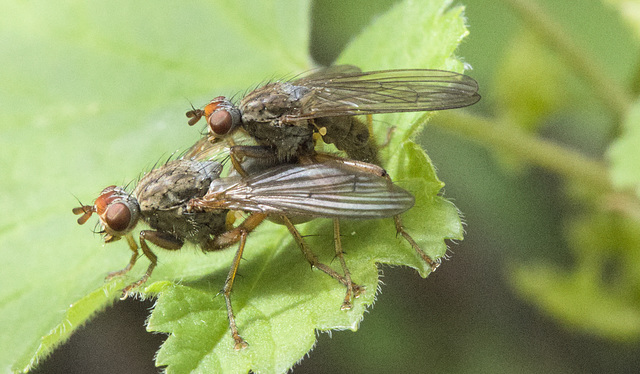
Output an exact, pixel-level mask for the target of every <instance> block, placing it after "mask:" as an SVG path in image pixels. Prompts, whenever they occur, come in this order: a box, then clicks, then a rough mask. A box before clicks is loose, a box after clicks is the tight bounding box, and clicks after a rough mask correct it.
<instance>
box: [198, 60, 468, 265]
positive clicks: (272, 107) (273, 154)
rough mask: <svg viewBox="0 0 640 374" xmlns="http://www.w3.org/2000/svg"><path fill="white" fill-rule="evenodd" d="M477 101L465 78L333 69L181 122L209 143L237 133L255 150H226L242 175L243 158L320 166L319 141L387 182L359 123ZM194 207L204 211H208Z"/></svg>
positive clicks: (218, 102) (223, 102)
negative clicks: (199, 129)
mask: <svg viewBox="0 0 640 374" xmlns="http://www.w3.org/2000/svg"><path fill="white" fill-rule="evenodd" d="M478 100H480V95H479V94H478V84H477V82H476V81H475V80H474V79H473V78H471V77H469V76H466V75H464V74H458V73H454V72H451V71H444V70H429V69H399V70H381V71H371V72H362V71H361V70H360V69H359V68H357V67H355V66H351V65H338V66H332V67H328V68H321V69H318V70H316V71H313V72H312V73H311V74H309V75H307V76H305V77H302V78H299V79H295V80H292V81H276V82H272V83H268V84H266V85H264V86H263V87H260V88H257V89H255V90H254V91H252V92H250V93H248V94H247V95H246V96H245V97H243V98H242V99H241V100H240V102H239V103H238V104H237V105H235V104H233V103H232V102H231V101H230V100H228V99H227V98H225V97H223V96H219V97H216V98H215V99H213V100H212V101H211V102H210V103H209V104H207V105H206V106H205V107H204V109H193V110H190V111H188V112H187V113H186V115H187V117H189V118H190V119H189V125H194V124H195V123H197V122H198V121H199V120H200V119H201V118H205V120H206V122H207V127H208V132H209V135H210V137H211V138H212V141H217V140H218V139H225V138H230V137H232V136H233V135H234V134H236V133H237V132H238V130H242V132H244V133H246V134H247V135H249V137H250V138H252V139H253V140H254V141H255V142H256V143H257V145H234V146H232V147H231V148H230V155H231V161H232V162H233V164H234V167H235V168H236V169H237V170H238V171H240V172H241V171H242V170H241V169H242V167H241V166H240V161H239V160H240V159H242V158H243V157H251V158H260V159H267V160H271V161H272V162H273V161H275V162H314V161H315V162H317V161H320V160H323V159H326V158H328V157H329V156H328V155H323V154H318V153H317V152H316V150H315V146H316V144H315V143H316V139H317V138H318V136H320V137H321V138H322V140H323V141H324V142H325V143H328V144H334V145H335V146H336V148H337V149H338V150H341V151H344V152H345V153H346V154H347V156H348V157H349V158H350V159H351V160H350V161H349V162H351V163H352V164H354V165H356V166H358V167H359V168H361V169H363V170H364V171H366V172H370V173H376V174H378V175H380V176H385V177H387V178H388V176H387V175H386V172H385V171H384V169H382V168H380V167H377V166H376V165H380V160H379V158H378V148H379V147H378V145H377V144H376V141H375V139H374V138H373V136H371V133H370V129H369V125H368V124H366V123H365V122H363V121H361V120H360V119H359V118H358V117H356V116H357V115H371V114H381V113H394V112H419V111H434V110H444V109H453V108H461V107H465V106H469V105H472V104H475V103H476V102H477V101H478ZM231 140H232V141H233V139H231ZM329 158H330V157H329ZM211 205H212V206H215V204H211ZM200 206H202V207H203V208H204V209H206V207H207V206H208V204H207V203H206V202H203V203H201V204H200ZM394 220H395V224H396V230H397V232H398V234H400V235H402V236H403V237H404V238H405V239H406V240H407V241H408V242H409V244H410V245H411V246H412V247H413V249H414V250H415V251H416V253H418V255H420V257H421V258H422V259H423V260H424V261H425V262H426V263H428V264H429V265H430V266H431V268H432V270H435V269H436V268H437V267H438V265H439V262H438V261H436V260H434V259H432V258H431V257H430V256H428V255H427V254H426V253H425V252H424V251H423V250H422V249H421V248H420V247H419V246H418V245H417V243H416V242H415V241H414V240H413V238H412V237H411V236H410V235H409V234H408V233H407V232H406V231H405V230H404V227H403V225H402V222H401V220H400V217H399V216H398V215H396V216H394Z"/></svg>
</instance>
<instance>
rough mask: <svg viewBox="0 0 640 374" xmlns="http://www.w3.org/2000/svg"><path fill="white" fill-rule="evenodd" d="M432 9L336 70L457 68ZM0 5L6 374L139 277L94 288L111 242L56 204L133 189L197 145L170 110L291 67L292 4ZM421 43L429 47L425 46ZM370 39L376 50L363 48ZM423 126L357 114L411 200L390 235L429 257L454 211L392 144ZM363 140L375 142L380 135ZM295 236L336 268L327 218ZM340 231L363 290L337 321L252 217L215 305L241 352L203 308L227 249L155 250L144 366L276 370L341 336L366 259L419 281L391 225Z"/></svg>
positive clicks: (270, 231)
mask: <svg viewBox="0 0 640 374" xmlns="http://www.w3.org/2000/svg"><path fill="white" fill-rule="evenodd" d="M449 5H450V3H449V2H444V3H443V2H440V1H435V0H434V1H429V2H422V3H420V4H416V3H414V2H411V1H406V2H402V3H400V4H398V5H397V6H396V7H394V8H393V9H392V10H391V11H390V12H388V13H387V14H385V15H383V16H382V17H380V18H378V19H377V20H376V22H375V23H374V24H372V25H371V26H370V27H369V28H368V29H366V30H365V31H364V32H363V33H362V35H361V36H359V37H358V38H357V39H355V40H354V41H353V42H352V43H351V45H350V46H349V48H348V49H347V50H346V51H345V53H344V54H343V56H342V57H341V59H340V60H341V62H344V63H352V64H356V65H359V66H361V67H362V68H364V69H383V68H402V67H429V68H441V69H442V68H444V69H450V70H457V71H461V69H462V64H461V63H460V62H459V61H457V60H456V59H455V58H453V57H452V56H451V54H452V53H453V51H454V50H455V48H456V46H457V44H458V42H459V41H460V39H461V38H462V37H463V36H464V35H466V29H465V28H464V20H463V19H462V17H461V14H462V8H460V7H453V8H452V7H450V6H449ZM2 7H3V8H4V9H2V14H4V15H5V16H2V18H3V19H2V20H0V21H1V22H0V27H2V31H3V38H2V39H0V45H1V46H2V50H3V51H6V52H7V53H3V54H2V56H0V64H1V65H2V67H3V71H4V72H5V73H6V77H7V78H6V82H3V87H2V88H1V89H0V98H1V99H2V101H3V102H5V103H7V107H8V108H9V110H5V111H2V112H1V113H0V116H2V117H1V118H2V122H1V123H2V124H1V125H0V126H1V127H0V131H1V136H0V146H1V147H2V148H1V149H2V152H3V160H6V163H7V164H8V165H11V169H10V170H9V171H8V172H7V173H5V175H4V178H3V179H2V180H1V181H0V185H1V186H2V188H3V192H4V193H3V194H0V203H2V204H3V207H4V208H5V212H7V214H4V215H3V216H2V218H0V227H1V228H2V230H0V251H1V254H2V258H3V264H2V271H1V272H0V281H1V283H2V285H3V287H2V289H1V290H0V300H2V304H1V305H2V306H1V308H0V312H1V313H2V315H3V319H2V322H1V325H0V328H2V330H3V334H2V337H1V338H0V363H1V364H2V366H3V367H11V368H12V369H13V370H24V369H28V368H30V367H33V365H35V364H37V363H38V362H39V361H40V360H42V359H43V358H44V357H46V355H47V354H48V353H49V352H50V351H51V350H52V349H54V348H55V347H56V346H57V345H59V344H61V343H62V342H64V341H65V340H66V339H67V338H68V337H69V335H70V334H71V333H72V332H73V331H74V330H75V329H77V328H78V327H79V326H81V325H82V324H83V323H85V322H86V321H87V319H88V318H90V316H92V315H93V314H95V313H96V312H98V311H100V310H102V309H104V308H105V307H106V306H107V305H109V304H111V303H112V302H114V300H115V299H116V297H117V295H118V292H117V290H118V289H120V288H121V287H122V286H123V285H124V284H126V283H127V282H130V281H132V280H134V279H136V277H138V276H140V275H141V274H142V272H143V271H144V270H145V266H144V265H145V263H144V260H141V261H140V262H141V263H140V264H138V265H137V266H136V267H135V268H134V270H133V271H132V272H131V274H130V275H127V277H125V278H123V279H118V280H116V281H112V282H110V283H108V284H106V285H105V284H104V283H103V278H104V276H105V275H106V274H107V273H108V272H109V271H113V270H117V269H120V268H122V267H123V266H124V265H125V264H126V262H127V260H128V257H129V250H128V248H127V246H126V244H125V243H118V244H109V245H107V246H104V247H102V245H101V244H100V239H99V236H98V235H90V231H91V229H90V227H87V226H88V225H87V226H78V225H77V224H76V223H75V218H74V217H73V215H72V214H71V208H72V207H74V206H77V205H78V203H77V202H76V201H75V199H74V197H73V196H74V195H77V196H78V197H80V198H81V200H83V201H86V200H90V199H92V198H94V197H95V196H96V195H97V193H98V192H99V191H100V190H101V189H102V188H103V187H104V186H107V185H109V184H122V183H127V182H129V181H131V180H135V178H136V177H137V176H138V175H139V174H140V172H142V171H145V170H149V169H150V168H151V167H152V165H153V164H154V162H156V161H157V160H160V159H163V158H166V157H168V156H169V155H170V154H171V153H172V152H174V151H175V150H178V149H185V148H187V147H188V146H189V145H190V143H192V142H194V141H195V140H196V139H197V138H198V136H199V133H198V131H197V130H194V129H189V128H188V127H187V126H186V124H185V117H184V111H185V110H186V109H188V108H189V103H188V101H187V100H186V99H185V98H189V99H192V100H193V101H194V104H195V105H200V104H202V103H204V102H206V100H207V99H210V98H211V97H214V96H217V95H221V94H223V95H229V96H232V95H233V94H235V93H238V92H243V90H245V89H246V88H247V87H252V85H255V84H256V83H257V82H261V81H262V80H263V79H265V78H269V77H273V76H276V77H278V76H282V75H285V74H289V73H297V72H301V71H305V70H307V69H309V68H310V67H311V66H310V63H309V57H308V55H307V49H308V41H307V39H306V38H307V35H308V19H309V4H308V3H307V2H300V1H293V0H290V1H265V2H260V3H255V2H251V6H249V2H248V1H216V2H215V3H213V4H212V3H211V2H197V3H190V4H180V5H179V6H175V5H174V6H172V5H168V4H165V3H153V4H151V3H149V4H138V3H130V2H125V1H115V2H110V3H109V5H108V6H105V7H103V8H102V7H95V6H92V7H90V6H88V5H87V4H85V3H84V2H80V1H71V2H66V3H65V4H55V5H54V4H49V3H42V4H23V3H18V2H15V3H9V4H6V3H5V4H3V5H2ZM7 15H11V16H7ZM389 25H396V26H398V25H402V27H396V28H389ZM389 30H394V31H393V32H390V31H389ZM425 32H428V33H429V34H433V35H437V38H436V39H434V40H430V41H429V42H428V43H426V42H425V41H424V40H423V35H424V34H425ZM405 40H406V41H405ZM372 41H375V44H373V45H376V46H378V47H384V48H377V47H376V48H375V49H371V47H370V46H371V45H372V44H371V43H372ZM381 50H384V53H380V51H381ZM361 51H362V52H367V51H368V52H367V53H361ZM247 56H250V58H247ZM426 118H427V117H426V116H423V115H419V114H418V115H416V114H406V115H389V116H381V117H380V118H376V119H374V120H375V121H382V122H383V123H390V124H393V125H394V126H396V128H397V131H396V132H395V133H394V134H393V136H392V141H391V143H390V145H389V146H388V147H387V148H386V149H385V150H384V157H385V158H386V159H388V160H389V163H388V169H389V171H390V173H391V175H392V177H393V178H394V180H396V181H397V182H398V183H399V184H401V185H402V186H404V187H406V188H408V189H410V190H411V191H412V192H413V193H414V194H415V195H416V198H417V205H416V207H415V208H414V209H412V210H411V211H409V212H408V213H407V214H405V215H403V219H404V223H405V225H406V226H407V229H408V231H409V232H410V233H411V234H413V235H414V238H415V239H416V240H417V241H418V243H419V244H420V245H421V247H422V248H423V249H424V250H425V251H426V252H427V253H429V254H430V255H432V256H434V257H441V256H442V255H444V253H445V251H446V246H445V243H444V239H446V238H455V239H461V238H462V229H461V225H460V220H459V217H458V214H457V210H456V209H455V207H454V206H453V205H452V204H451V203H449V202H448V201H447V200H445V199H443V198H442V197H440V196H438V194H439V192H440V189H441V188H442V183H441V182H440V181H438V180H437V178H435V173H434V171H433V168H432V166H431V165H430V163H429V162H428V159H427V158H426V155H425V154H424V152H423V151H422V150H421V149H419V148H418V147H416V146H415V145H414V144H413V143H411V142H410V140H409V139H410V138H411V137H412V135H413V134H414V133H415V132H416V131H417V130H418V129H419V128H420V127H421V126H422V125H423V124H424V122H425V120H426ZM375 128H376V136H378V137H379V138H380V140H383V139H384V137H385V136H386V128H387V126H385V125H380V124H376V126H375ZM299 228H300V230H301V231H302V232H303V233H304V234H305V235H311V236H309V237H308V238H307V240H308V243H309V245H310V247H311V248H313V249H314V251H315V252H316V253H317V254H318V256H319V257H320V259H321V261H323V262H325V263H328V264H330V265H331V266H332V267H334V268H335V269H336V270H338V269H339V264H337V261H332V260H333V257H334V253H333V237H332V225H331V222H330V221H327V220H316V221H313V222H310V223H308V224H305V225H300V226H299ZM342 233H343V247H344V248H345V251H346V252H347V255H346V260H347V263H348V265H349V268H350V270H351V272H352V274H353V278H354V281H356V282H357V283H359V284H362V285H364V286H365V287H366V291H365V292H364V294H363V295H362V296H361V297H360V298H359V299H358V300H356V302H355V303H354V308H353V310H350V311H341V310H340V305H341V302H342V299H343V298H344V292H345V290H344V287H342V286H340V285H339V284H337V282H335V281H334V280H333V279H331V278H329V277H328V276H326V275H324V274H322V273H320V272H319V271H317V270H315V269H311V268H310V267H309V265H308V264H307V263H306V261H305V260H304V257H303V256H302V255H301V253H300V251H299V250H298V249H297V247H296V245H295V244H294V243H293V242H292V240H291V238H290V236H289V234H288V232H287V231H286V229H284V228H283V227H281V226H278V225H275V224H272V223H265V224H264V225H262V226H261V227H260V228H259V229H258V230H257V231H256V232H255V233H252V235H250V236H249V238H248V242H247V249H246V251H245V255H244V261H242V264H241V268H240V274H241V276H239V277H238V279H237V281H236V284H235V285H234V290H233V294H232V300H233V303H234V308H235V311H236V314H237V321H238V325H239V328H240V333H241V334H242V335H243V337H244V338H245V339H246V340H247V341H248V342H249V344H250V347H249V348H248V349H246V350H244V351H241V352H235V351H234V350H233V343H232V340H231V337H230V334H229V330H228V321H227V317H226V311H225V307H224V301H223V298H222V297H221V296H217V294H218V292H219V290H220V289H221V287H222V285H223V283H224V279H225V277H226V274H227V271H228V267H229V265H230V262H231V258H232V257H233V254H234V253H233V252H234V251H233V250H228V251H221V252H220V253H212V254H206V255H205V254H203V253H200V252H199V251H196V250H192V249H189V248H185V249H183V250H181V251H178V252H175V253H170V252H169V251H162V250H159V249H157V250H156V253H157V254H158V256H159V266H158V268H157V269H156V271H155V272H154V274H153V277H152V278H151V279H150V281H149V282H148V285H147V287H146V288H145V289H144V290H142V292H143V294H144V295H156V296H157V297H158V300H157V306H156V309H155V310H154V312H153V314H152V317H151V319H150V322H149V326H148V328H149V330H151V331H163V332H168V333H170V336H169V337H168V339H167V341H166V343H165V344H164V345H163V347H162V349H161V351H160V352H159V354H158V360H157V364H158V365H167V366H168V368H167V370H168V371H169V372H186V371H201V372H208V371H213V370H216V369H226V370H228V371H237V372H246V371H247V370H254V371H285V370H286V369H288V368H289V367H291V366H293V365H294V364H295V363H296V362H297V361H298V360H300V359H301V358H303V357H304V355H305V354H306V353H307V352H308V351H309V350H310V349H311V348H312V346H313V344H314V342H315V334H316V332H315V331H316V330H331V329H352V330H355V329H356V328H357V326H358V323H359V321H360V320H361V319H362V318H363V312H364V310H365V309H366V308H367V307H368V306H370V305H371V304H372V303H373V300H374V297H375V292H376V290H377V288H378V270H377V267H376V264H377V263H390V264H399V265H408V266H412V267H414V268H416V269H418V270H419V271H420V273H421V274H422V275H423V276H426V275H427V274H428V273H429V269H428V268H427V267H426V265H425V264H424V263H423V262H422V261H421V260H420V259H419V258H418V256H417V255H416V254H415V252H414V251H413V250H412V249H411V247H410V246H409V245H408V244H407V243H406V242H405V241H403V240H402V239H401V238H396V235H395V227H394V224H393V220H391V219H386V220H379V221H365V222H344V223H343V225H342ZM313 235H316V236H313ZM100 248H104V249H100ZM106 251H109V252H106Z"/></svg>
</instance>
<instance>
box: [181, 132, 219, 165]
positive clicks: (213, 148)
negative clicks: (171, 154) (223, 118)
mask: <svg viewBox="0 0 640 374" xmlns="http://www.w3.org/2000/svg"><path fill="white" fill-rule="evenodd" d="M228 155H229V143H227V142H226V141H223V140H222V139H209V137H208V136H204V137H202V138H200V139H198V141H197V142H195V144H194V145H192V146H191V147H190V148H189V149H188V150H186V151H185V152H184V153H183V154H182V155H181V156H180V159H181V160H193V161H201V160H211V159H215V158H220V157H226V156H228Z"/></svg>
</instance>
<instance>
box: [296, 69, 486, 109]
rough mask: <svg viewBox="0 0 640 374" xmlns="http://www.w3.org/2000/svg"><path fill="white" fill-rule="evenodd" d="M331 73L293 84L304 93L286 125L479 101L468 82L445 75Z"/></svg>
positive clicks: (425, 71)
mask: <svg viewBox="0 0 640 374" xmlns="http://www.w3.org/2000/svg"><path fill="white" fill-rule="evenodd" d="M347 67H348V68H345V69H338V68H333V69H332V68H329V69H327V70H326V73H324V71H320V72H316V73H313V74H311V75H310V76H309V77H305V78H301V79H298V80H296V81H293V82H291V84H292V85H293V87H294V89H297V90H299V92H301V93H302V97H301V99H300V107H299V109H298V110H297V111H296V113H292V114H289V115H286V116H284V121H294V120H296V119H311V118H319V117H331V116H345V115H361V114H377V113H393V112H416V111H432V110H443V109H452V108H460V107H465V106H469V105H472V104H474V103H476V102H477V101H478V100H480V95H479V94H478V83H477V82H476V81H475V80H474V79H473V78H471V77H469V76H467V75H464V74H458V73H454V72H451V71H444V70H429V69H397V70H380V71H371V72H358V71H355V70H354V69H352V68H350V67H349V66H347Z"/></svg>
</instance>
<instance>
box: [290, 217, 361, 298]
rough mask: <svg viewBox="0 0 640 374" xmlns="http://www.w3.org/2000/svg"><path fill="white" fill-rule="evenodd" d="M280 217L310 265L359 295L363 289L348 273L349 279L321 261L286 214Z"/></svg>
mask: <svg viewBox="0 0 640 374" xmlns="http://www.w3.org/2000/svg"><path fill="white" fill-rule="evenodd" d="M280 218H281V219H282V222H283V223H284V225H285V226H287V229H289V232H290V233H291V235H292V236H293V238H294V239H295V241H296V243H298V246H299V247H300V250H301V251H302V254H303V255H304V257H305V258H306V259H307V261H308V262H309V264H311V266H312V267H315V268H317V269H318V270H321V271H323V272H324V273H326V274H327V275H329V276H330V277H332V278H333V279H335V280H337V281H338V282H340V283H342V284H343V285H345V286H346V287H348V288H350V289H351V290H352V291H351V292H353V294H354V295H355V296H356V297H358V296H360V294H361V293H362V291H363V287H361V286H359V285H357V284H354V283H353V282H351V277H350V275H349V279H348V280H347V278H345V277H343V276H342V275H340V274H338V273H337V272H336V271H335V270H333V269H332V268H331V267H329V266H327V265H325V264H323V263H321V262H320V261H319V260H318V257H317V256H316V255H315V253H313V251H311V249H310V248H309V247H308V246H307V243H306V242H305V241H304V238H303V237H302V235H301V234H300V231H298V229H296V228H295V226H294V225H293V223H291V221H290V220H289V218H287V217H286V216H280ZM339 257H342V250H341V251H340V255H339ZM343 261H344V260H343ZM345 267H346V264H345ZM349 293H350V292H349V290H347V295H349ZM349 299H350V297H349ZM345 300H346V298H345ZM343 307H344V304H343ZM343 309H348V308H343Z"/></svg>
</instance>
